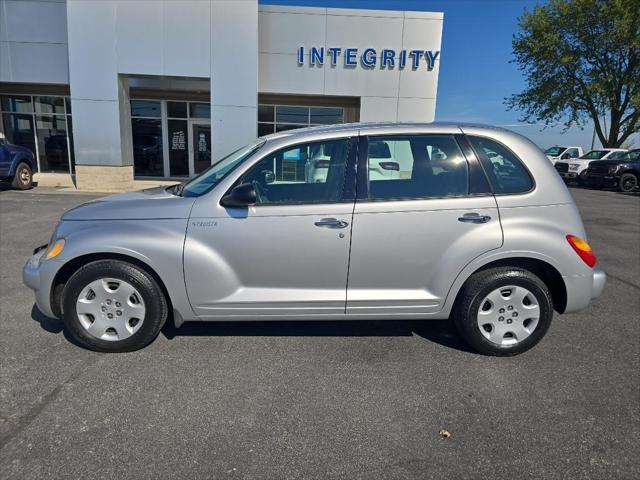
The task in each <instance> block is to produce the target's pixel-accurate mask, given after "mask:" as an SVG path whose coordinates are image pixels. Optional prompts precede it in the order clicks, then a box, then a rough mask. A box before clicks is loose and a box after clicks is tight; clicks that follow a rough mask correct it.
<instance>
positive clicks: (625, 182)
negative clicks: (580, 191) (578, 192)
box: [585, 148, 640, 192]
mask: <svg viewBox="0 0 640 480" xmlns="http://www.w3.org/2000/svg"><path fill="white" fill-rule="evenodd" d="M639 179H640V149H638V148H636V149H635V150H629V151H628V152H620V153H619V154H618V155H616V156H615V158H611V159H607V160H599V161H595V162H591V163H590V164H589V168H588V169H587V173H586V175H585V181H586V184H587V185H589V186H590V187H595V188H600V187H616V188H617V189H618V190H620V191H621V192H632V191H634V190H636V189H637V188H638V186H639V183H638V180H639Z"/></svg>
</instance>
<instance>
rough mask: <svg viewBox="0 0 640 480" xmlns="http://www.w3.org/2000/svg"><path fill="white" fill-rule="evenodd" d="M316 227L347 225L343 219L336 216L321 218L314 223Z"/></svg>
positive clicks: (342, 226)
mask: <svg viewBox="0 0 640 480" xmlns="http://www.w3.org/2000/svg"><path fill="white" fill-rule="evenodd" d="M314 225H315V226H316V227H324V228H345V227H347V226H349V224H348V223H347V222H345V221H344V220H338V219H337V218H323V219H322V220H318V221H317V222H315V223H314Z"/></svg>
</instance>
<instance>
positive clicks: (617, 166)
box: [609, 165, 620, 173]
mask: <svg viewBox="0 0 640 480" xmlns="http://www.w3.org/2000/svg"><path fill="white" fill-rule="evenodd" d="M618 170H620V165H614V166H613V167H609V173H616V172H617V171H618Z"/></svg>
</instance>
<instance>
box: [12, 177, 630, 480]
mask: <svg viewBox="0 0 640 480" xmlns="http://www.w3.org/2000/svg"><path fill="white" fill-rule="evenodd" d="M572 193H573V195H574V198H575V199H576V201H577V202H578V205H579V207H580V210H581V212H582V215H583V219H584V221H585V224H586V228H587V231H588V235H589V240H590V243H591V245H592V246H593V247H594V249H595V251H596V253H597V254H598V257H599V265H600V267H601V268H603V269H604V270H605V271H606V272H607V273H608V275H609V280H608V283H607V286H606V288H605V291H604V294H603V295H602V297H601V298H599V299H598V300H597V301H595V302H594V303H593V305H592V306H591V307H590V308H589V309H588V310H586V311H584V312H580V313H577V314H570V315H562V316H556V317H555V319H554V323H553V324H552V326H551V329H550V331H549V333H548V334H547V337H546V338H545V339H544V340H543V342H542V343H541V344H540V345H538V347H536V348H535V349H533V350H531V351H529V352H527V353H526V354H524V355H521V356H518V357H514V358H490V357H484V356H480V355H478V354H475V353H473V352H471V351H469V350H468V349H467V348H466V347H465V345H464V344H463V343H462V342H461V340H459V339H458V337H457V335H456V333H455V331H454V329H453V327H452V326H451V325H450V324H449V323H448V322H446V321H432V322H346V323H335V322H331V323H329V322H325V323H321V322H318V323H282V322H273V323H266V324H265V323H237V324H233V323H223V324H187V325H185V326H184V327H183V328H182V329H180V330H175V329H172V328H166V329H165V331H164V332H163V334H161V335H160V337H159V338H158V339H157V340H156V341H155V342H154V343H153V344H152V345H150V346H149V347H147V348H146V349H144V350H141V351H138V352H134V353H130V354H115V355H105V354H97V353H93V352H90V351H87V350H83V349H81V348H79V347H77V346H75V345H74V344H72V343H71V342H70V341H69V340H68V339H67V336H66V335H65V332H64V331H63V328H62V326H61V324H60V323H59V322H57V321H54V320H51V319H47V318H44V317H43V316H42V315H41V314H39V313H38V312H37V311H36V310H35V309H34V307H33V297H32V293H31V291H30V290H28V289H27V288H26V287H24V286H23V285H22V281H21V269H22V265H23V263H24V261H25V260H26V259H27V258H28V256H29V255H30V253H31V251H32V249H33V248H34V247H35V246H37V245H40V244H42V243H46V242H47V240H48V237H49V235H50V234H51V231H52V229H53V227H54V225H55V223H56V221H57V219H58V217H59V216H60V214H61V213H62V212H63V211H64V210H66V209H69V208H71V207H73V206H75V205H77V204H79V203H82V202H85V201H88V200H90V199H92V198H94V197H92V196H89V195H84V194H61V193H55V192H53V191H52V190H45V189H35V190H32V191H29V192H14V191H7V190H3V191H0V266H1V274H0V275H1V278H0V316H1V320H0V345H1V348H2V350H1V357H0V472H2V473H1V474H0V476H1V477H2V478H4V479H13V478H33V479H44V478H55V479H59V478H83V479H93V478H95V479H105V478H117V479H123V478H135V479H142V478H212V479H220V478H230V479H232V478H260V479H284V478H303V479H312V478H349V479H356V478H362V479H374V478H456V479H462V478H506V479H516V478H517V479H521V478H559V479H560V478H561V479H566V478H571V479H576V478H598V479H599V478H639V476H640V460H639V454H640V452H639V449H638V445H640V410H639V408H638V406H639V405H640V381H639V380H640V378H639V377H640V362H639V355H638V354H639V351H640V348H639V345H638V342H639V341H640V325H639V323H640V196H638V195H623V194H619V193H616V192H608V191H602V192H601V191H591V190H583V189H572ZM441 429H445V430H447V431H449V432H450V433H451V437H450V438H446V439H445V438H443V437H441V436H440V435H439V431H440V430H441Z"/></svg>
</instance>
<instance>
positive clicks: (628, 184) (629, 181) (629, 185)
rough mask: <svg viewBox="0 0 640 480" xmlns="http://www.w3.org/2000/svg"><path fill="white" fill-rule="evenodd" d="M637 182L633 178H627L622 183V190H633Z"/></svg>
mask: <svg viewBox="0 0 640 480" xmlns="http://www.w3.org/2000/svg"><path fill="white" fill-rule="evenodd" d="M636 182H637V180H636V179H635V177H627V178H625V181H624V182H623V183H622V188H623V189H624V190H625V191H629V190H633V189H634V188H635V187H636Z"/></svg>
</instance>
